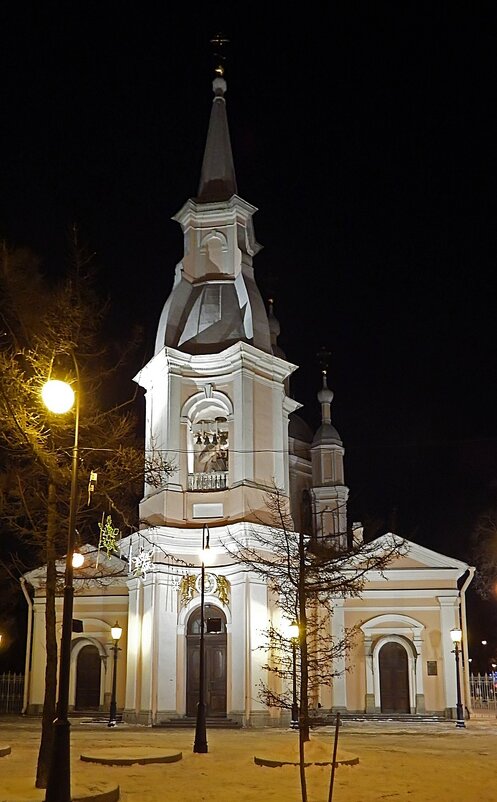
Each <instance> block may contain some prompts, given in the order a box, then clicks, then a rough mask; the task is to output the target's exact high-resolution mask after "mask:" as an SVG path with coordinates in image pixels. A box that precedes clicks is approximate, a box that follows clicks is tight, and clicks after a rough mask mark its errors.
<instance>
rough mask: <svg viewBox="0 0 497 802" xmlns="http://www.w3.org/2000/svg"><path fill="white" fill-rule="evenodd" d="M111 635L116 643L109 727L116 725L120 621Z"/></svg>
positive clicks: (112, 647)
mask: <svg viewBox="0 0 497 802" xmlns="http://www.w3.org/2000/svg"><path fill="white" fill-rule="evenodd" d="M110 632H111V635H112V639H113V641H114V644H113V645H112V646H111V649H112V651H113V652H114V671H113V674H112V694H111V697H110V709H109V723H108V724H107V726H108V727H115V726H116V723H117V722H116V712H117V706H116V677H117V653H118V652H119V651H120V649H119V646H118V645H117V644H118V643H119V638H120V637H121V635H122V632H123V630H122V627H120V626H119V624H118V622H117V621H116V623H115V624H114V626H113V627H111V630H110Z"/></svg>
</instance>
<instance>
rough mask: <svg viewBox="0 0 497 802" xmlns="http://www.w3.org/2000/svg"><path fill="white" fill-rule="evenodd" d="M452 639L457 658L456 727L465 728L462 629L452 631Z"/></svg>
mask: <svg viewBox="0 0 497 802" xmlns="http://www.w3.org/2000/svg"><path fill="white" fill-rule="evenodd" d="M450 637H451V638H452V643H453V644H454V654H455V656H456V691H457V709H456V716H457V721H456V727H465V726H466V724H465V723H464V712H463V709H462V702H461V682H460V677H459V650H460V645H461V641H462V631H461V630H460V629H457V627H456V628H454V629H451V630H450Z"/></svg>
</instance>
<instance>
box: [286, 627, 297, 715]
mask: <svg viewBox="0 0 497 802" xmlns="http://www.w3.org/2000/svg"><path fill="white" fill-rule="evenodd" d="M288 634H289V636H290V638H291V640H292V720H291V722H290V727H291V728H292V730H298V728H299V706H298V702H297V643H298V639H299V625H298V623H297V622H296V621H292V623H291V624H290V626H289V627H288Z"/></svg>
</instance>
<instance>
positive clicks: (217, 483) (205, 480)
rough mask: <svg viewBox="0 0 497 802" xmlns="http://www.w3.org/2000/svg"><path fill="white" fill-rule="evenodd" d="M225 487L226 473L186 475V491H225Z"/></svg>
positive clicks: (226, 481)
mask: <svg viewBox="0 0 497 802" xmlns="http://www.w3.org/2000/svg"><path fill="white" fill-rule="evenodd" d="M227 487H228V471H212V472H211V473H189V474H188V490H226V488H227Z"/></svg>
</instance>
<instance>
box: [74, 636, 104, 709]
mask: <svg viewBox="0 0 497 802" xmlns="http://www.w3.org/2000/svg"><path fill="white" fill-rule="evenodd" d="M100 671H101V661H100V655H99V653H98V649H97V647H96V646H93V645H92V644H88V645H87V646H83V648H82V649H81V651H80V653H79V654H78V662H77V664H76V699H75V705H74V707H75V709H76V710H98V708H99V707H100Z"/></svg>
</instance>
